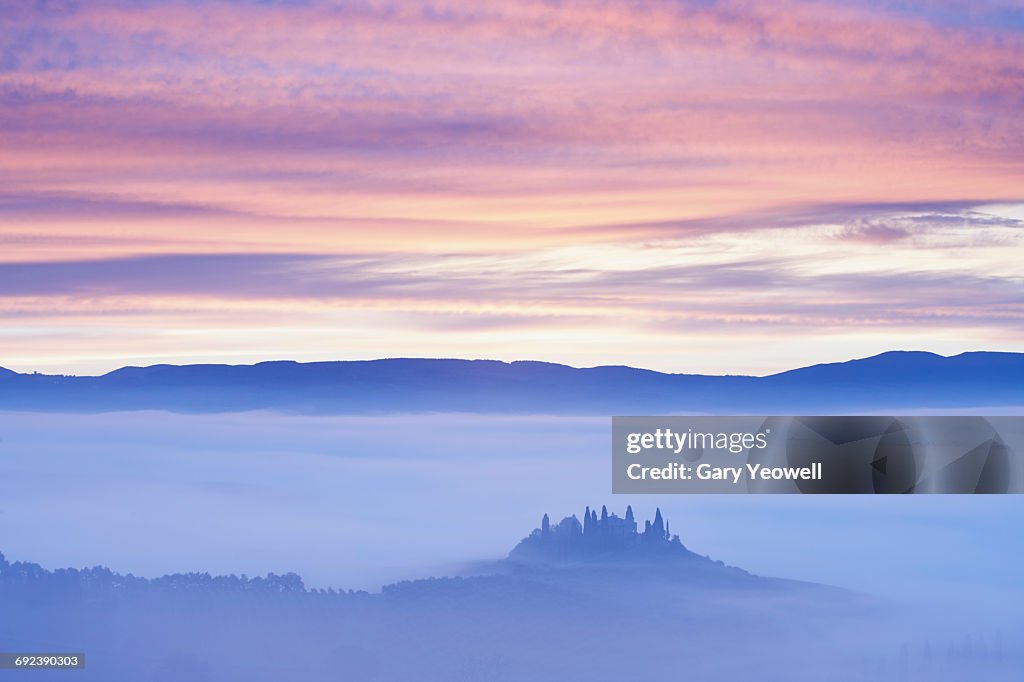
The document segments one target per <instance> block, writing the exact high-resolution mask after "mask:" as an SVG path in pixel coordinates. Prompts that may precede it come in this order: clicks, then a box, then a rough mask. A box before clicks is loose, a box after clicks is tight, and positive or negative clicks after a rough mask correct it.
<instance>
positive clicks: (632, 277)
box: [0, 0, 1024, 373]
mask: <svg viewBox="0 0 1024 682" xmlns="http://www.w3.org/2000/svg"><path fill="white" fill-rule="evenodd" d="M1022 65H1024V7H1022V6H1021V4H1020V3H1019V2H1015V1H1009V2H1003V3H1000V2H994V3H988V2H948V3H947V2H931V1H929V0H924V1H914V0H911V1H909V2H885V1H883V0H879V1H877V2H866V1H865V2H848V3H842V4H839V3H811V2H798V1H794V0H782V1H781V2H773V3H756V2H742V1H740V2H733V1H730V0H724V1H722V2H716V1H714V0H711V1H706V2H668V1H651V2H636V3H623V2H585V1H572V0H570V1H566V2H531V1H526V2H515V3H505V2H490V3H479V2H466V1H465V0H451V1H447V2H428V3H407V2H401V3H389V2H343V3H333V4H331V5H327V4H324V3H316V2H245V1H234V2H200V1H192V2H184V1H182V2H164V1H159V0H150V1H147V2H131V3H128V2H107V1H103V0H96V1H94V2H61V1H40V2H34V3H29V2H9V1H3V0H0V318H2V324H0V365H2V366H6V367H11V368H14V369H18V370H43V371H59V372H78V373H91V372H98V371H105V370H109V369H112V368H114V367H118V366H121V365H124V364H145V363H154V362H189V361H226V362H248V361H256V360H264V359H271V358H293V359H299V360H312V359H349V358H371V357H382V356H444V357H452V356H458V357H488V358H499V359H524V358H529V359H542V360H552V361H560V362H566V363H570V364H575V365H595V364H610V363H614V364H631V365H638V366H644V367H650V368H654V369H664V370H671V371H694V372H750V373H767V372H771V371H777V370H782V369H787V368H790V367H795V366H800V365H805V364H810V363H813V362H819V361H829V360H841V359H847V358H849V357H854V356H864V355H869V354H872V353H876V352H880V351H883V350H889V349H895V348H912V349H924V350H932V351H936V352H940V353H955V352H960V351H964V350H974V349H991V350H1021V349H1022V347H1024V343H1022V341H1024V267H1022V266H1021V262H1024V237H1022V235H1024V231H1022V227H1024V189H1022V188H1024V117H1022V116H1021V115H1020V112H1021V111H1022V110H1024V66H1022Z"/></svg>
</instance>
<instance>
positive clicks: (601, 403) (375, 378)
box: [0, 351, 1024, 415]
mask: <svg viewBox="0 0 1024 682" xmlns="http://www.w3.org/2000/svg"><path fill="white" fill-rule="evenodd" d="M998 406H1024V353H996V352H971V353H963V354H960V355H955V356H950V357H945V356H941V355H936V354H934V353H926V352H920V351H893V352H888V353H882V354H880V355H875V356H872V357H869V358H863V359H857V360H850V361H847V362H839V363H829V364H819V365H813V366H809V367H803V368H799V369H793V370H789V371H786V372H781V373H779V374H773V375H769V376H764V377H755V376H739V375H725V376H711V375H701V374H667V373H662V372H656V371H652V370H645V369H636V368H632V367H625V366H602V367H591V368H575V367H569V366H567V365H560V364H554V363H545V362H535V361H517V362H501V361H496V360H445V359H438V360H435V359H407V358H401V359H384V360H365V361H339V362H311V363H298V362H293V361H272V362H261V363H258V364H254V365H218V364H204V365H180V366H179V365H153V366H149V367H124V368H121V369H118V370H115V371H113V372H110V373H108V374H104V375H102V376H62V375H45V374H19V373H16V372H11V371H10V370H3V369H2V368H0V409H7V410H39V411H69V412H104V411H122V410H170V411H176V412H189V413H191V412H196V413H202V412H231V411H246V410H280V411H286V412H296V413H306V414H375V413H380V414H387V413H414V412H466V413H499V414H580V415H608V414H660V413H672V412H699V413H710V412H731V413H743V412H747V413H751V412H754V413H772V414H779V413H786V412H788V413H804V414H812V413H824V412H835V411H855V410H877V409H900V408H907V409H921V408H929V407H932V408H959V407H998Z"/></svg>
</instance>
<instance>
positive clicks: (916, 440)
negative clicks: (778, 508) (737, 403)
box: [612, 416, 1024, 494]
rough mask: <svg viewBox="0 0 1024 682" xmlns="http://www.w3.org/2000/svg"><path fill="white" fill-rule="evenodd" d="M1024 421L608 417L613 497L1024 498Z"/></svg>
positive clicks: (959, 418) (940, 418) (885, 417)
mask: <svg viewBox="0 0 1024 682" xmlns="http://www.w3.org/2000/svg"><path fill="white" fill-rule="evenodd" d="M1021 453H1024V418H1022V417H949V416H947V417H891V416H864V417H847V416H844V417H834V416H811V417H779V416H774V417H773V416H761V417H756V416H733V417H614V418H613V419H612V492H615V493H872V494H875V493H898V494H902V493H971V494H977V493H1020V492H1024V462H1022V456H1021Z"/></svg>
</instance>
